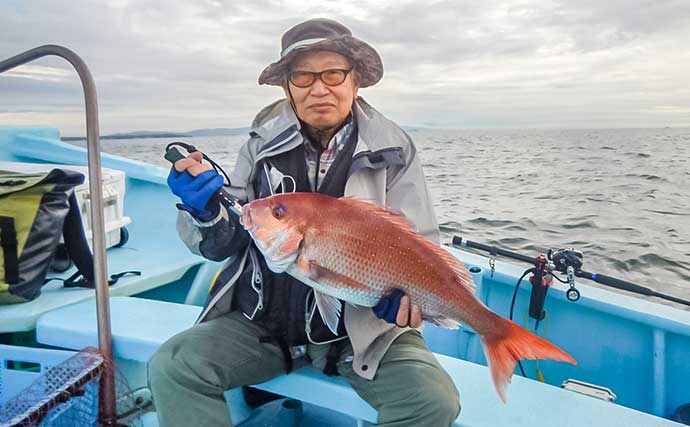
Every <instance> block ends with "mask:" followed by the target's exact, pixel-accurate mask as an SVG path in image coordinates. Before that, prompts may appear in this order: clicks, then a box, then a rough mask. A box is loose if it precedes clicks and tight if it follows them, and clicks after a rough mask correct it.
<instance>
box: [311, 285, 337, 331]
mask: <svg viewBox="0 0 690 427" xmlns="http://www.w3.org/2000/svg"><path fill="white" fill-rule="evenodd" d="M314 300H315V301H316V306H317V307H318V308H319V314H321V319H323V322H324V323H325V324H326V326H328V329H330V331H331V332H333V335H338V322H339V321H340V313H341V310H342V303H341V302H340V300H339V299H338V298H336V297H332V296H330V295H326V294H324V293H322V292H319V291H317V290H314Z"/></svg>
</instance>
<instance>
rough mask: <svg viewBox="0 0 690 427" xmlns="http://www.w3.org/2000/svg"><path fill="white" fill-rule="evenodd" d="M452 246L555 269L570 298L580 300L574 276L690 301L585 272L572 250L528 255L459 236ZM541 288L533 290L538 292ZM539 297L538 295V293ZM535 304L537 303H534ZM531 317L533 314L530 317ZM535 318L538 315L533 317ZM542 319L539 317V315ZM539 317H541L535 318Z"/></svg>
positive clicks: (685, 302)
mask: <svg viewBox="0 0 690 427" xmlns="http://www.w3.org/2000/svg"><path fill="white" fill-rule="evenodd" d="M453 245H454V246H457V247H468V248H473V249H478V250H480V251H484V252H489V253H490V254H491V255H492V256H496V255H501V256H505V257H507V258H511V259H514V260H517V261H522V262H526V263H530V264H534V265H535V269H536V270H539V271H541V272H546V273H547V274H550V273H552V272H554V271H558V272H561V273H564V274H567V275H568V281H567V282H564V281H563V280H560V279H557V280H559V281H561V282H564V283H568V284H569V285H570V288H569V289H568V291H566V297H567V298H568V299H569V300H570V301H577V300H578V299H580V292H579V291H578V290H577V289H576V288H575V280H574V277H582V278H585V279H589V280H593V281H595V282H597V283H599V284H602V285H604V286H609V287H612V288H616V289H621V290H623V291H628V292H633V293H636V294H640V295H645V296H651V297H657V298H661V299H665V300H667V301H672V302H675V303H678V304H683V305H686V306H690V301H688V300H685V299H682V298H677V297H674V296H672V295H666V294H662V293H660V292H657V291H655V290H653V289H650V288H647V287H645V286H640V285H637V284H635V283H632V282H628V281H625V280H621V279H617V278H615V277H611V276H607V275H605V274H599V273H590V272H588V271H584V270H582V265H583V254H582V252H580V251H576V250H575V249H558V250H551V249H549V251H548V253H547V254H546V255H539V256H538V257H531V256H527V255H523V254H519V253H517V252H512V251H509V250H505V249H501V248H498V247H496V246H490V245H485V244H482V243H477V242H473V241H471V240H463V238H462V237H460V236H453ZM533 285H534V283H533ZM534 288H535V286H533V287H532V292H533V293H532V295H533V296H534V293H535V291H534ZM541 291H542V290H539V289H538V290H537V291H536V292H537V293H539V292H541ZM543 293H544V295H543V296H544V297H545V296H546V290H543ZM539 296H541V295H540V294H539ZM537 303H538V302H537ZM541 306H542V307H543V301H541ZM532 314H533V310H532V309H531V308H530V316H532ZM534 314H538V311H537V308H535V310H534ZM532 317H534V316H532ZM534 318H535V319H539V317H534ZM541 318H543V316H542V317H541ZM539 320H541V319H539Z"/></svg>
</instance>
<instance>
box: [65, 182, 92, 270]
mask: <svg viewBox="0 0 690 427" xmlns="http://www.w3.org/2000/svg"><path fill="white" fill-rule="evenodd" d="M62 235H63V236H64V238H65V248H66V249H67V253H68V254H69V258H70V259H71V260H72V261H73V262H74V265H75V266H76V267H77V270H78V271H79V273H81V275H82V276H84V277H85V278H86V280H87V281H89V282H93V280H94V272H93V255H92V254H91V248H89V243H88V241H87V240H86V234H84V226H83V224H82V221H81V213H80V212H79V204H78V202H77V196H76V194H75V193H74V192H72V194H70V196H69V211H68V212H67V216H66V217H65V222H64V223H63V226H62Z"/></svg>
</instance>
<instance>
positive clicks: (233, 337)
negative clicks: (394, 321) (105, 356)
mask: <svg viewBox="0 0 690 427" xmlns="http://www.w3.org/2000/svg"><path fill="white" fill-rule="evenodd" d="M264 335H266V332H265V331H264V330H263V328H261V327H260V326H259V325H257V324H256V323H253V322H251V321H249V320H247V319H246V318H245V317H244V316H243V315H242V314H241V313H239V312H233V313H230V314H228V315H226V316H222V317H219V318H216V319H213V320H209V321H208V322H204V323H201V324H199V325H196V326H194V327H192V328H190V329H188V330H186V331H184V332H182V333H180V334H178V335H176V336H174V337H172V338H171V339H170V340H168V341H167V342H166V343H164V344H163V345H162V346H161V348H160V349H159V350H158V351H157V352H156V353H155V354H154V355H153V357H152V358H151V361H150V362H149V384H150V387H151V391H152V392H153V397H154V401H155V404H156V408H157V411H158V419H159V421H160V426H161V427H175V426H184V427H189V426H200V427H201V426H203V427H206V426H209V427H215V426H218V427H226V426H230V425H231V422H230V416H229V413H228V407H227V404H226V402H225V399H224V398H223V392H224V391H226V390H228V389H231V388H235V387H240V386H244V385H250V384H258V383H262V382H264V381H267V380H270V379H271V378H274V377H277V376H279V375H281V374H284V373H285V361H284V359H283V353H282V352H281V350H280V348H279V347H278V346H277V345H275V344H273V343H260V342H259V339H258V337H260V336H264ZM328 347H329V346H328V345H310V346H309V348H308V351H307V357H306V358H304V360H300V361H298V362H301V363H309V362H311V364H312V365H313V366H314V367H315V368H317V369H323V367H324V365H325V362H326V354H327V351H328ZM351 356H352V347H351V346H349V345H348V346H347V347H346V348H345V349H344V350H343V351H342V353H341V354H340V356H339V362H338V364H337V366H338V372H339V373H340V375H341V376H343V377H344V378H345V379H346V380H347V381H348V382H349V383H350V385H352V388H353V389H354V390H355V391H356V392H357V394H359V395H360V396H361V397H362V398H363V399H364V400H366V401H367V402H369V404H370V405H371V406H373V407H374V408H375V409H376V410H377V411H378V423H379V424H378V425H379V426H386V427H394V426H395V427H403V426H405V427H411V426H415V427H420V426H424V427H448V426H449V425H450V424H451V423H452V422H453V421H454V420H455V418H456V417H457V415H458V413H459V412H460V403H459V400H458V392H457V390H456V388H455V386H454V384H453V382H452V381H451V379H450V377H449V376H448V374H447V373H446V372H445V371H444V370H443V369H442V368H441V366H440V365H439V363H438V361H437V360H436V358H435V357H434V356H433V354H432V353H431V352H430V351H429V349H428V348H427V346H426V343H425V342H424V340H423V339H422V337H421V335H420V334H419V333H418V332H417V331H410V332H408V333H405V334H403V335H401V336H400V337H399V338H398V339H397V340H395V342H393V345H392V346H391V347H390V349H389V350H388V352H387V353H386V355H385V356H384V358H383V359H382V360H381V364H380V365H379V368H378V370H377V372H376V376H375V377H374V379H373V380H366V379H364V378H361V377H360V376H358V375H357V374H355V372H354V371H353V370H352V363H351V362H350V361H351Z"/></svg>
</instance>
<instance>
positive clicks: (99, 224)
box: [0, 45, 117, 426]
mask: <svg viewBox="0 0 690 427" xmlns="http://www.w3.org/2000/svg"><path fill="white" fill-rule="evenodd" d="M47 55H55V56H59V57H61V58H64V59H66V60H67V61H68V62H69V63H70V64H72V66H73V67H74V69H75V70H77V74H79V78H80V79H81V83H82V87H83V88H84V103H85V105H86V139H87V142H88V143H87V152H88V162H89V191H90V192H91V195H90V197H91V224H92V225H91V230H92V233H93V236H92V242H93V246H92V249H93V262H94V279H95V281H96V311H97V314H98V346H99V349H100V351H101V353H102V354H103V356H104V357H105V358H106V360H107V361H108V362H109V363H112V361H113V347H112V336H111V331H110V305H109V292H108V270H107V264H106V257H105V225H104V218H103V190H102V179H101V153H100V139H99V130H98V102H97V97H96V85H95V84H94V81H93V77H92V76H91V72H90V71H89V68H88V67H87V66H86V63H85V62H84V61H83V60H82V59H81V58H80V57H79V56H78V55H77V54H76V53H74V52H73V51H71V50H69V49H67V48H65V47H62V46H57V45H45V46H39V47H37V48H34V49H31V50H28V51H26V52H24V53H20V54H19V55H16V56H13V57H11V58H8V59H6V60H4V61H0V73H3V72H5V71H7V70H10V69H12V68H14V67H17V66H19V65H22V64H26V63H27V62H31V61H34V60H36V59H38V58H41V57H44V56H47ZM99 387H100V394H101V395H100V399H99V401H100V408H99V413H100V423H101V424H102V425H105V426H111V425H113V426H114V425H116V424H117V420H116V410H117V408H116V403H115V377H114V370H113V369H104V370H103V374H102V376H101V379H100V383H99Z"/></svg>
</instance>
